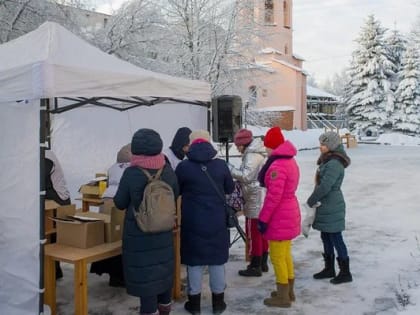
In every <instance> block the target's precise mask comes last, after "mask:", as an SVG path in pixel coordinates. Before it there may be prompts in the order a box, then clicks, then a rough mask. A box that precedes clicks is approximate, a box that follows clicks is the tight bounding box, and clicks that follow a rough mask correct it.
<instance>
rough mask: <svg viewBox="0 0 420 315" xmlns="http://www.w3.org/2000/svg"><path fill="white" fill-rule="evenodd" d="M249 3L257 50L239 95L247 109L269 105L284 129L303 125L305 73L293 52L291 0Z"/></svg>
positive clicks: (298, 127) (299, 60) (304, 123)
mask: <svg viewBox="0 0 420 315" xmlns="http://www.w3.org/2000/svg"><path fill="white" fill-rule="evenodd" d="M250 3H253V6H254V7H253V8H252V7H250V8H249V11H248V12H247V13H248V14H249V15H250V16H253V19H254V25H256V26H257V27H258V31H259V36H257V39H255V44H256V46H257V47H258V49H257V51H258V53H257V55H255V56H250V57H251V58H250V59H251V60H252V62H253V64H254V66H253V67H252V68H254V70H253V71H252V76H246V77H247V78H246V79H245V80H244V81H243V83H242V84H241V85H242V86H241V88H240V89H241V91H242V93H241V96H242V99H243V101H244V103H245V102H248V110H250V111H252V110H260V109H261V110H263V109H265V110H267V109H270V112H272V113H273V114H274V113H276V115H279V116H281V117H279V120H278V121H279V122H278V125H280V127H282V128H284V129H288V130H290V129H294V128H297V129H306V125H307V124H306V73H305V72H304V70H303V69H302V62H303V59H302V58H300V57H298V56H297V55H295V54H294V53H293V32H292V25H293V24H292V8H293V1H292V0H265V1H264V0H251V1H250ZM248 14H247V15H248ZM280 114H281V115H280Z"/></svg>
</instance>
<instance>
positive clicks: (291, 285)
mask: <svg viewBox="0 0 420 315" xmlns="http://www.w3.org/2000/svg"><path fill="white" fill-rule="evenodd" d="M294 286H295V279H289V298H290V302H294V301H296V296H295V291H294ZM276 296H277V291H271V297H276Z"/></svg>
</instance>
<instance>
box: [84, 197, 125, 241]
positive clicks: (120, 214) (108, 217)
mask: <svg viewBox="0 0 420 315" xmlns="http://www.w3.org/2000/svg"><path fill="white" fill-rule="evenodd" d="M111 202H112V201H111ZM77 216H81V217H88V218H95V219H100V220H103V221H104V224H105V225H104V239H105V242H106V243H112V242H116V241H119V240H121V238H122V232H123V227H124V218H125V211H121V210H118V209H117V208H116V207H115V206H114V203H113V202H112V204H109V203H105V204H104V205H103V206H101V207H100V213H96V212H90V211H89V212H78V213H77Z"/></svg>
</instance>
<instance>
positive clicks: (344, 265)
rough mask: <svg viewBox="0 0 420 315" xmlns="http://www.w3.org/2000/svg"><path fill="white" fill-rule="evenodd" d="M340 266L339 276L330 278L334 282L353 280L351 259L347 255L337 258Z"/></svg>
mask: <svg viewBox="0 0 420 315" xmlns="http://www.w3.org/2000/svg"><path fill="white" fill-rule="evenodd" d="M337 262H338V266H339V267H340V272H339V273H338V275H337V277H334V278H333V279H331V280H330V282H331V283H332V284H340V283H346V282H352V281H353V277H352V275H351V273H350V259H349V258H348V257H347V258H345V259H341V258H340V257H338V258H337Z"/></svg>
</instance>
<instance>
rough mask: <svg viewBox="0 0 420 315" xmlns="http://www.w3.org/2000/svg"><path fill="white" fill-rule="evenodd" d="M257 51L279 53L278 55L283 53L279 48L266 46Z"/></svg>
mask: <svg viewBox="0 0 420 315" xmlns="http://www.w3.org/2000/svg"><path fill="white" fill-rule="evenodd" d="M258 53H260V54H279V55H283V53H282V52H281V51H280V50H277V49H275V48H272V47H266V48H264V49H261V50H260V51H259V52H258Z"/></svg>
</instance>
